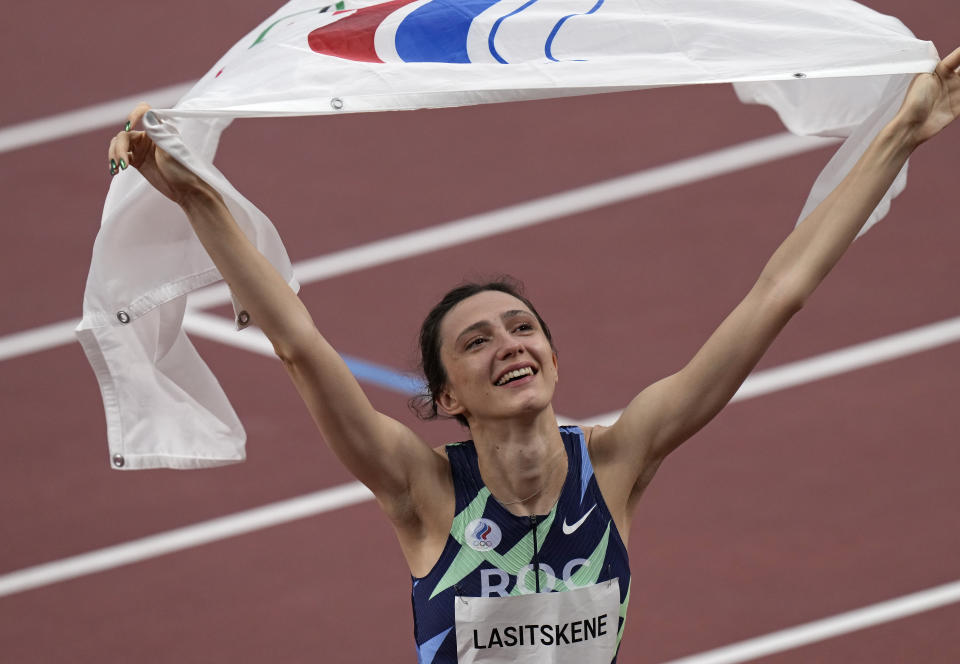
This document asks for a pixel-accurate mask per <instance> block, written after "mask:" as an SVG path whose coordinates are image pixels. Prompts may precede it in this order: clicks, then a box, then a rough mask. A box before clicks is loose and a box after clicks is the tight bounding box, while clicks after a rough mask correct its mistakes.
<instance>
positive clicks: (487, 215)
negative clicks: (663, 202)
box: [190, 133, 837, 308]
mask: <svg viewBox="0 0 960 664" xmlns="http://www.w3.org/2000/svg"><path fill="white" fill-rule="evenodd" d="M836 142H837V141H836V140H835V139H825V138H813V137H804V136H794V135H793V134H788V133H781V134H774V135H772V136H766V137H764V138H758V139H755V140H751V141H746V142H744V143H740V144H737V145H733V146H730V147H727V148H722V149H720V150H715V151H713V152H707V153H705V154H702V155H698V156H696V157H690V158H687V159H680V160H678V161H674V162H671V163H669V164H665V165H663V166H657V167H654V168H649V169H646V170H643V171H638V172H636V173H632V174H630V175H624V176H621V177H617V178H612V179H610V180H605V181H603V182H597V183H594V184H590V185H586V186H583V187H577V188H576V189H570V190H568V191H564V192H561V193H558V194H551V195H549V196H543V197H541V198H536V199H533V200H530V201H526V202H524V203H518V204H517V205H510V206H508V207H505V208H501V209H499V210H492V211H489V212H483V213H481V214H476V215H472V216H469V217H465V218H463V219H459V220H457V221H451V222H447V223H444V224H439V225H436V226H431V227H429V228H425V229H422V230H418V231H412V232H409V233H402V234H400V235H395V236H393V237H389V238H385V239H383V240H378V241H376V242H371V243H369V244H365V245H361V246H358V247H352V248H350V249H344V250H342V251H336V252H333V253H330V254H326V255H324V256H318V257H317V258H312V259H309V260H305V261H301V262H299V263H297V264H296V265H294V274H296V276H297V280H298V281H299V282H300V283H301V284H309V283H312V282H315V281H321V280H323V279H330V278H332V277H337V276H341V275H344V274H349V273H351V272H356V271H358V270H363V269H366V268H370V267H375V266H378V265H383V264H385V263H390V262H393V261H398V260H403V259H405V258H412V257H413V256H421V255H423V254H427V253H431V252H434V251H439V250H441V249H448V248H450V247H455V246H457V245H461V244H466V243H468V242H473V241H474V240H480V239H483V238H488V237H492V236H495V235H500V234H502V233H507V232H510V231H514V230H518V229H521V228H526V227H528V226H534V225H536V224H541V223H544V222H547V221H553V220H556V219H560V218H563V217H565V216H569V215H572V214H578V213H581V212H586V211H588V210H594V209H597V208H600V207H603V206H606V205H612V204H614V203H620V202H622V201H626V200H629V199H632V198H639V197H641V196H646V195H649V194H653V193H657V192H662V191H666V190H668V189H673V188H675V187H682V186H684V185H688V184H692V183H694V182H699V181H701V180H706V179H708V178H712V177H716V176H719V175H724V174H727V173H733V172H735V171H738V170H742V169H745V168H751V167H753V166H758V165H760V164H765V163H768V162H771V161H776V160H778V159H784V158H786V157H790V156H793V155H797V154H801V153H804V152H809V151H811V150H817V149H819V148H822V147H825V146H828V145H833V144H835V143H836ZM229 301H230V293H229V290H228V289H227V286H226V285H225V284H222V283H221V284H215V285H213V286H208V287H207V288H204V289H201V290H198V291H196V292H194V293H193V294H191V296H190V304H191V306H194V307H199V308H204V307H212V306H217V305H220V304H225V303H227V302H229Z"/></svg>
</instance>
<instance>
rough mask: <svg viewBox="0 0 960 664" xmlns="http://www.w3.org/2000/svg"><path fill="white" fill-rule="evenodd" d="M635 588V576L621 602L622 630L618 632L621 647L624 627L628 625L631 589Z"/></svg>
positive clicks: (618, 642) (618, 644) (618, 643)
mask: <svg viewBox="0 0 960 664" xmlns="http://www.w3.org/2000/svg"><path fill="white" fill-rule="evenodd" d="M631 588H633V578H631V579H630V585H629V586H627V594H626V596H625V597H624V598H623V601H622V602H620V621H621V622H620V631H619V632H617V647H618V648H619V647H620V639H622V638H623V628H624V627H626V625H627V605H628V604H630V589H631Z"/></svg>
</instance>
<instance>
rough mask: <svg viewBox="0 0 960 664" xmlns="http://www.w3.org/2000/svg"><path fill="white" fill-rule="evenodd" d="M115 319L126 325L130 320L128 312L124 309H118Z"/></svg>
mask: <svg viewBox="0 0 960 664" xmlns="http://www.w3.org/2000/svg"><path fill="white" fill-rule="evenodd" d="M117 320H118V321H120V322H121V323H123V324H124V325H126V324H127V323H129V322H130V314H128V313H127V312H126V311H118V312H117Z"/></svg>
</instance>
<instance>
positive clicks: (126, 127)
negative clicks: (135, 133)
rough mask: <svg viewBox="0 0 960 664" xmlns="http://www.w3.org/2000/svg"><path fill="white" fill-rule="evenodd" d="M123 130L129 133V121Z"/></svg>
mask: <svg viewBox="0 0 960 664" xmlns="http://www.w3.org/2000/svg"><path fill="white" fill-rule="evenodd" d="M123 130H124V131H130V121H129V120H127V124H126V125H124V127H123Z"/></svg>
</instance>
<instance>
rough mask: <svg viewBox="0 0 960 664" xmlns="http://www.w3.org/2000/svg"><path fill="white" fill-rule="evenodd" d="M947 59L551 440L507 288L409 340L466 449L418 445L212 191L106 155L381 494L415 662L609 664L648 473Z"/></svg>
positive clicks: (824, 266)
mask: <svg viewBox="0 0 960 664" xmlns="http://www.w3.org/2000/svg"><path fill="white" fill-rule="evenodd" d="M958 68H960V49H957V50H956V51H954V52H953V53H952V54H950V55H949V56H948V57H947V58H945V59H944V60H943V61H941V62H940V63H939V65H938V66H937V67H936V70H935V71H934V72H933V73H930V74H921V75H918V76H916V77H915V78H914V80H913V82H912V84H911V86H910V89H909V91H908V93H907V95H906V98H905V100H904V102H903V104H902V106H901V108H900V110H899V112H898V113H897V115H896V116H895V118H894V119H893V120H892V121H891V122H890V123H889V124H888V125H887V126H886V127H885V128H884V129H883V130H882V131H881V132H880V133H879V134H878V136H877V137H876V138H875V139H874V140H873V142H872V143H871V144H870V146H869V148H868V149H867V150H866V152H865V153H864V155H863V156H862V157H861V159H860V160H859V161H858V162H857V164H856V165H855V166H854V168H853V169H852V170H851V172H850V173H849V174H848V175H847V177H846V178H845V179H844V180H843V181H842V182H841V183H840V185H839V186H838V187H837V188H836V190H834V191H833V192H832V193H831V194H830V195H829V196H828V197H827V198H826V200H824V202H823V203H821V204H820V205H819V206H818V207H817V208H816V209H815V210H814V211H813V212H812V213H811V214H810V216H809V217H807V218H806V219H805V220H804V221H803V223H801V224H800V225H798V226H797V227H796V229H794V230H793V232H791V233H790V235H789V236H788V237H787V238H786V239H785V240H784V242H783V243H782V244H781V245H780V247H779V248H778V249H777V250H776V252H774V254H773V256H772V257H771V258H770V260H769V261H768V263H767V264H766V266H765V267H764V269H763V271H762V273H761V274H760V277H759V279H758V280H757V282H756V284H755V285H754V286H753V288H752V289H751V290H750V292H749V293H747V295H746V297H745V298H744V299H743V300H742V301H741V302H740V303H739V304H738V305H737V307H736V308H735V309H734V310H733V311H732V312H731V313H730V315H729V316H727V318H726V319H725V320H724V321H723V322H722V323H721V324H720V326H719V327H718V328H717V330H716V331H715V332H714V333H713V334H712V335H711V336H710V338H709V339H708V340H707V342H706V343H705V344H704V345H703V347H702V348H701V349H700V350H699V351H698V352H697V353H696V355H695V356H694V357H693V359H692V360H691V361H690V362H689V363H688V364H687V365H686V366H685V367H683V368H682V369H681V370H680V371H678V372H677V373H675V374H673V375H671V376H668V377H666V378H664V379H662V380H660V381H658V382H656V383H654V384H653V385H651V386H649V387H647V388H646V389H644V390H643V391H642V392H640V394H639V395H637V396H636V397H635V398H634V399H633V401H631V403H630V404H629V405H628V406H627V408H626V409H625V410H624V411H623V414H622V415H621V416H620V418H619V419H618V420H617V422H616V423H615V424H613V425H612V426H610V427H586V428H583V429H579V428H576V427H564V428H558V426H557V421H556V416H555V414H554V411H553V407H552V405H551V402H552V399H553V393H554V389H555V387H556V384H557V354H556V352H555V351H554V348H553V344H552V340H551V337H550V333H549V329H548V328H547V326H546V324H545V323H544V322H543V320H542V319H541V318H540V316H539V314H538V313H537V312H536V310H535V309H534V307H533V306H532V305H531V303H530V302H529V301H527V300H526V299H525V298H523V297H522V296H521V295H520V293H519V292H517V291H516V290H515V289H514V288H512V287H511V286H510V285H509V284H504V283H500V282H496V283H491V284H479V285H468V286H464V287H461V288H458V289H455V290H454V291H451V293H450V294H448V295H447V297H445V298H444V300H443V301H442V302H441V303H440V304H439V305H438V306H437V307H436V308H435V309H434V310H433V311H432V312H431V314H430V315H429V316H428V318H427V320H426V321H425V323H424V326H423V330H422V333H421V349H422V351H423V357H422V361H423V366H424V370H425V373H426V375H427V378H428V383H429V389H430V397H431V403H432V406H433V408H435V409H436V410H438V411H439V412H440V413H443V414H445V415H448V416H453V417H456V418H457V419H459V420H460V421H461V422H463V423H465V424H466V425H467V426H468V427H469V429H470V436H471V438H472V441H471V442H467V443H460V444H456V445H449V446H446V447H444V448H438V449H431V448H430V447H429V446H427V445H426V444H425V443H424V441H423V440H421V439H420V437H419V436H417V434H415V433H414V432H413V431H411V430H410V429H408V428H407V427H406V426H404V425H403V424H401V423H399V422H397V421H396V420H393V419H391V418H390V417H387V416H386V415H383V414H382V413H379V412H377V411H376V410H375V409H374V408H373V406H372V405H371V404H370V402H369V401H368V400H367V397H366V396H365V395H364V393H363V391H362V390H361V389H360V386H359V385H358V383H357V381H356V380H355V379H354V377H353V376H352V375H351V373H350V371H349V370H348V369H347V366H346V365H345V364H344V362H343V361H342V360H341V359H340V356H339V355H338V354H337V353H336V352H335V351H334V349H333V348H332V347H331V346H330V344H328V343H327V341H326V340H325V339H324V338H323V336H321V334H320V332H318V331H317V328H316V327H315V326H314V322H313V320H312V318H311V317H310V314H309V313H308V312H307V310H306V308H305V307H304V306H303V304H302V303H301V301H300V299H299V298H298V297H297V296H296V295H295V294H294V293H293V291H292V290H291V289H290V288H289V287H288V286H287V284H286V282H285V281H284V280H283V279H282V278H281V277H280V275H279V274H278V273H277V272H276V271H275V270H274V269H273V267H272V266H271V265H270V263H269V262H268V261H267V260H266V259H265V258H264V257H263V256H261V255H260V254H259V252H257V251H256V249H255V248H254V247H253V245H252V244H251V243H250V242H249V241H248V240H247V238H246V237H245V236H244V234H243V233H242V231H241V230H240V229H239V227H238V226H237V224H236V222H235V221H234V220H233V218H232V217H231V215H230V213H229V212H228V210H227V208H226V206H225V205H224V202H223V200H222V199H221V197H220V195H219V194H218V193H217V192H216V191H215V190H214V189H213V188H211V187H210V186H208V185H207V184H206V183H205V182H203V181H202V180H200V179H199V178H198V177H197V176H195V175H194V174H193V173H192V172H190V171H189V170H187V169H185V168H184V167H182V166H181V165H180V164H179V163H178V162H176V161H175V160H174V159H172V158H171V157H169V156H168V155H167V154H166V153H164V152H163V151H162V150H160V149H159V148H157V147H156V146H155V145H154V144H153V142H152V141H151V140H150V138H149V137H148V136H147V135H146V134H145V133H143V132H140V131H133V130H132V129H133V128H134V127H136V125H137V123H138V122H139V120H140V119H141V117H142V116H143V114H144V113H145V112H146V111H147V106H146V105H143V104H141V105H140V106H138V107H137V108H136V109H134V111H133V112H132V113H131V114H130V116H129V122H128V124H127V126H126V127H125V129H124V131H121V132H119V133H118V134H117V135H116V136H115V137H114V138H113V140H112V141H111V142H110V149H109V163H110V170H111V173H113V174H116V173H117V172H118V170H119V169H124V168H126V167H127V163H129V164H130V165H131V166H134V167H135V168H137V169H138V170H139V171H140V173H141V174H142V175H143V176H144V177H145V178H146V179H147V180H148V181H149V182H150V183H151V184H152V185H153V186H154V187H156V188H157V189H158V190H159V191H160V192H161V193H163V194H164V195H165V196H167V197H168V198H170V199H171V200H172V201H174V202H176V203H177V204H179V205H180V207H181V208H182V209H183V211H184V213H185V214H186V215H187V218H188V219H189V220H190V223H191V224H192V226H193V228H194V230H195V232H196V234H197V236H198V238H199V239H200V241H201V242H202V243H203V245H204V247H205V248H206V250H207V252H208V253H209V254H210V257H211V258H212V259H213V262H214V263H215V264H216V266H217V268H218V269H219V270H220V273H221V274H222V275H223V277H224V278H225V279H226V281H227V282H228V283H229V285H230V287H231V288H232V289H233V291H234V292H235V293H236V294H237V295H238V297H239V299H240V301H242V302H243V303H244V306H245V307H246V308H247V310H248V311H249V312H250V314H251V316H252V319H253V320H255V321H257V322H258V323H259V325H260V327H261V328H262V329H263V331H264V332H265V333H266V335H267V337H268V338H269V339H270V341H271V342H272V343H273V346H274V349H275V351H276V354H277V356H278V357H279V358H280V359H281V360H282V361H283V364H284V366H285V367H286V370H287V372H288V373H289V374H290V377H291V379H292V380H293V382H294V384H295V385H296V387H297V390H298V391H299V393H300V395H301V396H302V397H303V400H304V402H305V403H306V406H307V408H308V409H309V411H310V413H311V415H312V416H313V418H314V420H315V421H316V423H317V426H318V427H319V429H320V432H321V434H322V435H323V437H324V439H325V440H326V441H327V443H328V444H329V445H330V446H331V448H332V449H333V451H334V452H335V453H336V455H337V456H338V457H339V459H340V460H341V461H342V462H343V463H344V464H345V465H346V466H347V468H348V469H349V470H350V471H351V472H352V473H353V474H354V475H355V476H356V477H357V478H358V479H359V480H360V481H362V482H363V483H364V484H366V485H367V486H368V487H369V488H370V489H371V491H373V493H374V495H375V496H376V498H377V501H378V502H379V504H380V506H381V507H382V508H383V510H384V512H385V513H386V515H387V518H388V519H389V520H390V522H391V523H392V524H393V527H394V529H395V531H396V535H397V539H398V540H399V542H400V547H401V549H402V550H403V554H404V556H405V557H406V560H407V564H408V565H409V567H410V572H411V574H412V575H413V580H414V588H413V605H414V622H415V630H414V631H415V640H416V646H417V653H418V659H419V661H421V662H435V663H437V664H439V663H441V662H457V661H459V662H473V661H477V662H480V661H483V662H519V661H530V662H578V663H583V662H610V661H612V660H615V658H616V652H617V648H618V645H619V638H620V637H621V636H622V626H623V618H624V616H625V613H626V606H627V603H628V601H629V588H630V572H629V566H628V563H627V559H626V549H625V547H624V542H626V541H627V540H628V537H629V532H630V518H631V515H632V514H633V512H634V510H635V508H636V506H637V503H638V501H639V499H640V497H641V495H642V494H643V492H644V489H645V488H646V487H647V485H648V484H649V483H650V481H651V479H652V478H653V476H654V474H655V473H656V471H657V469H658V468H659V466H660V464H661V463H662V462H663V460H664V459H665V458H666V456H667V455H668V454H670V452H672V451H673V450H675V449H676V448H677V447H678V446H679V445H680V444H681V443H683V442H684V441H685V440H687V439H688V438H689V437H690V436H691V435H693V434H694V433H695V432H696V431H697V430H699V429H700V428H701V427H703V426H704V425H705V424H706V423H707V422H709V421H710V420H711V419H712V418H713V417H714V415H716V414H717V413H718V412H719V411H720V409H722V408H723V406H724V405H725V404H726V403H727V402H728V401H729V400H730V398H731V397H732V396H733V395H734V393H735V392H736V391H737V389H738V388H739V387H740V385H741V383H742V382H743V381H744V379H746V377H747V375H748V374H749V373H750V371H751V370H752V369H753V367H754V366H755V365H756V363H757V362H758V361H759V360H760V358H761V356H762V355H763V353H764V352H765V351H766V349H767V348H768V347H769V346H770V344H771V343H772V342H773V340H774V338H775V337H776V336H777V334H778V333H779V332H780V330H782V329H783V327H784V325H786V323H787V321H788V320H789V319H790V317H791V316H793V314H795V313H796V312H797V311H798V310H799V309H800V308H801V307H802V306H803V304H804V302H805V301H806V300H807V298H808V297H809V296H810V294H811V293H812V292H813V291H814V289H815V288H816V287H817V285H819V284H820V282H821V281H822V280H823V278H824V277H825V276H826V274H827V273H828V272H829V271H830V269H831V268H832V267H833V266H834V265H835V264H836V263H837V261H838V260H839V259H840V257H841V256H842V255H843V253H844V252H845V251H846V249H847V247H848V246H849V245H850V244H851V242H852V241H853V239H854V238H855V237H856V235H857V232H858V231H859V229H860V228H861V226H862V225H863V224H864V223H865V221H866V220H867V218H868V216H869V215H870V213H871V212H872V211H873V209H874V208H875V207H876V205H877V204H878V203H879V201H880V199H881V198H882V196H883V195H884V193H885V192H886V191H887V189H888V187H889V186H890V184H891V183H892V182H893V180H894V178H895V176H896V175H897V173H898V172H899V171H900V169H901V167H902V166H903V165H904V163H905V162H906V160H907V158H908V157H909V156H910V154H911V153H912V152H913V151H914V150H915V149H916V148H917V147H918V146H919V145H921V144H922V143H924V142H925V141H927V140H929V139H930V138H932V137H933V136H934V135H936V134H937V133H939V132H940V131H941V130H942V129H943V128H945V127H946V126H947V125H948V124H950V123H951V122H952V121H953V120H954V119H956V117H957V115H958V113H960V74H958V71H957V70H958Z"/></svg>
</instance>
